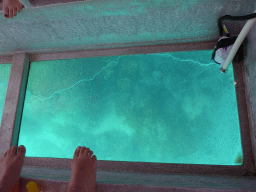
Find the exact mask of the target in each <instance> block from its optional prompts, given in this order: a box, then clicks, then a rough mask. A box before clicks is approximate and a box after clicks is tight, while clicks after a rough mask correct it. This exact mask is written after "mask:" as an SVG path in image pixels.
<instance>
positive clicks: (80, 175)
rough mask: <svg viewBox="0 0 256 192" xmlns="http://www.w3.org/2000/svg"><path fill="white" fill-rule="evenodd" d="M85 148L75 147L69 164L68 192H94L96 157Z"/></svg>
mask: <svg viewBox="0 0 256 192" xmlns="http://www.w3.org/2000/svg"><path fill="white" fill-rule="evenodd" d="M92 154H93V152H92V151H90V149H89V148H86V147H77V149H76V150H75V153H74V157H73V160H72V162H71V170H72V174H71V179H70V181H69V186H68V192H74V191H75V192H76V191H79V192H95V191H96V169H97V165H96V160H97V159H96V156H95V155H94V156H93V157H92Z"/></svg>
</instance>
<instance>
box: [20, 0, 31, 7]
mask: <svg viewBox="0 0 256 192" xmlns="http://www.w3.org/2000/svg"><path fill="white" fill-rule="evenodd" d="M19 1H20V2H21V3H22V4H23V5H24V7H25V8H28V7H30V6H31V5H30V2H29V0H19Z"/></svg>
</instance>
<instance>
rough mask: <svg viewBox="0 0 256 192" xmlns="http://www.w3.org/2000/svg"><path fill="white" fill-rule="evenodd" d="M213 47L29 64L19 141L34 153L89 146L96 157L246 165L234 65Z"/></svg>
mask: <svg viewBox="0 0 256 192" xmlns="http://www.w3.org/2000/svg"><path fill="white" fill-rule="evenodd" d="M211 52H212V51H211V50H209V51H192V52H177V53H159V54H146V55H127V56H112V57H97V58H86V59H71V60H57V61H43V62H32V63H31V67H30V74H29V80H28V86H27V92H26V100H25V106H24V112H23V118H22V124H21V131H20V139H19V145H21V144H22V145H25V146H26V147H27V154H26V155H27V156H34V157H56V158H72V157H73V153H74V150H75V148H76V147H77V146H86V147H89V148H90V149H91V150H92V151H93V152H94V154H95V155H96V156H97V158H98V159H99V160H115V161H141V162H163V163H190V164H216V165H217V164H219V165H236V164H241V161H239V159H241V157H242V149H241V138H240V131H239V121H238V110H237V105H236V95H235V85H234V77H233V70H232V67H230V69H229V71H227V72H226V73H225V74H222V73H220V71H219V68H220V66H219V65H217V64H215V63H213V62H212V61H211V60H210V58H211ZM42 148H49V149H50V150H41V149H42ZM152 151H153V152H154V153H152Z"/></svg>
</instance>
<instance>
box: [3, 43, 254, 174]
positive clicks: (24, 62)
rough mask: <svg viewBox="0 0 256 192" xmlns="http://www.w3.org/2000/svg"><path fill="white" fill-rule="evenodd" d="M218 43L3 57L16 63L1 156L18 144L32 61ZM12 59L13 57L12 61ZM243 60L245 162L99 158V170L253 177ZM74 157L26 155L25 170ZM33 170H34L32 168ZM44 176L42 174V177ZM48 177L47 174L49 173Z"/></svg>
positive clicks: (239, 74) (237, 69)
mask: <svg viewBox="0 0 256 192" xmlns="http://www.w3.org/2000/svg"><path fill="white" fill-rule="evenodd" d="M215 43H216V42H201V43H199V42H195V43H184V44H171V45H157V46H155V45H153V46H140V47H139V46H138V47H126V48H117V49H105V50H103V49H102V50H85V51H76V52H63V53H40V54H33V53H30V54H27V53H25V52H17V53H15V54H14V55H13V56H5V57H0V63H12V68H11V73H10V78H9V82H8V89H7V95H6V101H5V106H4V112H3V116H2V124H1V129H0V145H1V148H0V157H1V156H3V154H4V153H5V151H6V150H7V149H9V148H10V147H11V146H13V145H17V144H18V136H19V128H20V123H21V116H22V109H23V104H24V97H25V89H26V83H27V78H28V71H29V62H32V61H43V60H58V59H72V58H85V57H102V56H114V55H129V54H146V53H158V52H174V51H175V52H177V51H192V50H205V49H213V47H214V45H215ZM11 59H12V60H11ZM242 65H243V63H242V62H233V67H234V75H235V82H236V92H237V103H238V109H239V121H240V127H241V136H242V148H243V154H244V164H243V165H241V166H220V165H191V164H166V163H142V162H118V161H100V160H98V161H97V171H119V172H134V173H158V174H173V173H182V174H204V175H215V174H216V175H233V176H251V175H254V173H255V167H254V161H253V157H252V144H251V139H250V138H251V137H250V128H251V129H252V127H249V120H248V112H247V105H246V96H245V87H244V86H245V85H244V79H243V67H242ZM71 160H72V159H57V158H33V157H25V160H24V167H23V169H26V168H27V169H29V168H31V167H33V171H32V172H31V173H30V174H32V175H33V176H34V177H36V175H37V174H38V172H40V170H41V168H42V167H43V168H45V169H47V170H49V172H54V170H55V171H56V169H58V170H70V169H71V168H70V163H71ZM30 171H31V169H30ZM40 177H42V176H40ZM66 177H67V175H66V173H63V174H62V173H60V174H59V175H58V178H59V179H61V178H62V179H63V178H66ZM45 178H47V176H45Z"/></svg>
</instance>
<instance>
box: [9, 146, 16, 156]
mask: <svg viewBox="0 0 256 192" xmlns="http://www.w3.org/2000/svg"><path fill="white" fill-rule="evenodd" d="M16 151H17V146H16V145H14V146H12V148H11V149H10V154H11V155H16Z"/></svg>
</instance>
